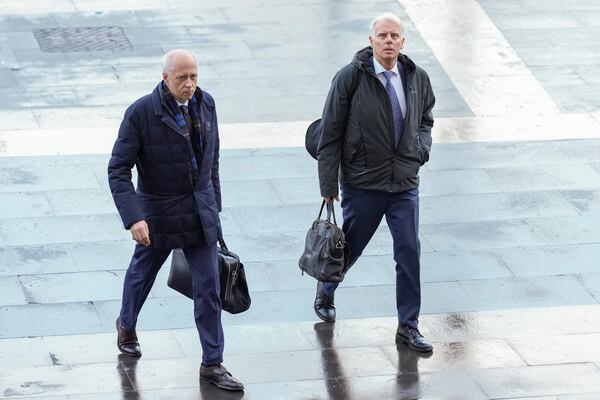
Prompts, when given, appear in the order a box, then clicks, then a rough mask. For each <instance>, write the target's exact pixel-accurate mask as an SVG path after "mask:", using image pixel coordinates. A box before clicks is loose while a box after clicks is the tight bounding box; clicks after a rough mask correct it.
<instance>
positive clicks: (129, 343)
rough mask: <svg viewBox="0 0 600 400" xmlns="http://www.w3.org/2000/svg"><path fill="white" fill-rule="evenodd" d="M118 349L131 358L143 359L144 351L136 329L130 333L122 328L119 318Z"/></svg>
mask: <svg viewBox="0 0 600 400" xmlns="http://www.w3.org/2000/svg"><path fill="white" fill-rule="evenodd" d="M117 347H118V348H119V350H120V351H121V353H123V354H125V355H128V356H130V357H141V356H142V350H141V349H140V342H138V338H137V334H136V333H135V329H134V330H132V331H128V330H126V329H125V328H123V327H121V319H120V318H117Z"/></svg>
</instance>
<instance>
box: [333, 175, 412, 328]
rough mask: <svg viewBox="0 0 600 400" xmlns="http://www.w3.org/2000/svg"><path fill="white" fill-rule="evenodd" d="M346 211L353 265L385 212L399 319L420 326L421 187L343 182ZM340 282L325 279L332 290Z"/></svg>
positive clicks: (404, 324)
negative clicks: (393, 188)
mask: <svg viewBox="0 0 600 400" xmlns="http://www.w3.org/2000/svg"><path fill="white" fill-rule="evenodd" d="M342 211H343V215H344V224H343V225H342V229H343V231H344V234H345V235H346V243H347V244H348V250H349V260H348V263H349V265H350V267H352V265H353V264H354V263H355V262H356V260H357V259H358V257H360V255H361V254H362V252H363V250H364V248H365V247H366V246H367V244H368V243H369V241H370V240H371V238H372V237H373V234H374V233H375V231H376V230H377V227H378V226H379V224H380V223H381V220H382V218H383V216H384V215H385V218H386V221H387V224H388V227H389V229H390V232H391V233H392V238H393V241H394V260H395V261H396V307H397V309H398V320H399V322H400V324H401V325H403V326H413V327H415V328H416V327H417V324H418V320H419V310H420V308H421V280H420V261H419V258H420V254H421V245H420V243H419V190H418V189H412V190H407V191H405V192H400V193H387V192H383V191H375V190H360V189H354V188H350V187H347V186H345V185H343V186H342ZM337 286H338V284H337V283H324V288H325V290H326V291H327V292H328V293H332V292H333V291H334V290H335V289H336V288H337Z"/></svg>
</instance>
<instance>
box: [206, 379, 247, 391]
mask: <svg viewBox="0 0 600 400" xmlns="http://www.w3.org/2000/svg"><path fill="white" fill-rule="evenodd" d="M200 381H201V382H204V383H210V384H211V385H215V386H216V387H218V388H219V389H223V390H228V391H230V392H243V391H244V388H243V387H241V388H239V389H236V388H230V387H227V386H221V385H219V384H218V383H217V382H215V381H212V380H210V379H208V378H205V377H203V376H201V377H200Z"/></svg>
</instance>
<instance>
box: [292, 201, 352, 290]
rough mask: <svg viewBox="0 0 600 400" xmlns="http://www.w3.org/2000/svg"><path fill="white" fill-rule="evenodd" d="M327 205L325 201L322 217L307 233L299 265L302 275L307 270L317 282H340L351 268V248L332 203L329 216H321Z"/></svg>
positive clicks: (322, 206) (329, 207)
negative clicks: (349, 259)
mask: <svg viewBox="0 0 600 400" xmlns="http://www.w3.org/2000/svg"><path fill="white" fill-rule="evenodd" d="M325 204H326V203H325V201H323V204H321V210H320V211H319V216H318V217H317V219H316V220H315V222H313V224H312V226H311V227H310V229H309V230H308V233H307V234H306V242H305V245H304V253H302V256H300V260H299V261H298V266H299V267H300V269H301V270H302V273H303V274H304V272H306V273H307V274H308V275H310V276H312V277H313V278H315V279H316V280H318V281H321V282H341V281H343V280H344V275H345V274H346V271H347V270H348V265H347V260H348V248H347V246H346V239H345V236H344V232H343V231H342V229H341V228H340V227H339V226H337V222H336V220H335V211H334V209H333V202H331V203H328V204H327V219H326V220H323V219H321V215H322V214H323V208H324V207H325ZM332 217H333V222H332V221H331V220H332Z"/></svg>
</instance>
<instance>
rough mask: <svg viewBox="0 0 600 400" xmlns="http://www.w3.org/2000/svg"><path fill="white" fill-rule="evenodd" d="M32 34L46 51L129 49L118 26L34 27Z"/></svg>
mask: <svg viewBox="0 0 600 400" xmlns="http://www.w3.org/2000/svg"><path fill="white" fill-rule="evenodd" d="M33 34H34V35H35V38H36V39H37V41H38V43H39V44H40V49H42V51H46V52H52V53H55V52H61V51H99V50H131V49H132V46H131V43H129V39H127V36H125V33H124V32H123V28H121V27H120V26H84V27H78V28H44V29H34V30H33Z"/></svg>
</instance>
